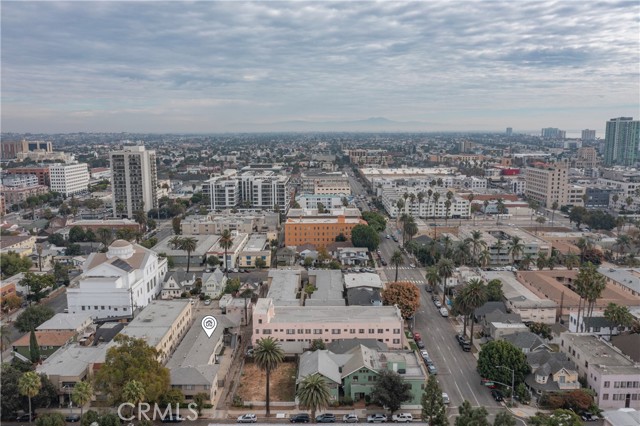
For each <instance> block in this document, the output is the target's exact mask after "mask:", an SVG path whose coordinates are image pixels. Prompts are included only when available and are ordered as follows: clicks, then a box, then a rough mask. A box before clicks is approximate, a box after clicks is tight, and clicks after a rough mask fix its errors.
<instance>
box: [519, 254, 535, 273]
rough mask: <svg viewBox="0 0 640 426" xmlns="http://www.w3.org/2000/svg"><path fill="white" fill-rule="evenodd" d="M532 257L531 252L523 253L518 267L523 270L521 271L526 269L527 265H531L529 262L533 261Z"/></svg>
mask: <svg viewBox="0 0 640 426" xmlns="http://www.w3.org/2000/svg"><path fill="white" fill-rule="evenodd" d="M533 257H534V256H533V254H531V253H527V254H525V255H524V256H523V257H522V259H521V260H520V269H521V270H523V271H526V270H528V269H529V266H531V264H532V263H533V261H534V258H533Z"/></svg>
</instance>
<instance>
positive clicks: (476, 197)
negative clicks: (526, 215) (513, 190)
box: [473, 194, 518, 202]
mask: <svg viewBox="0 0 640 426" xmlns="http://www.w3.org/2000/svg"><path fill="white" fill-rule="evenodd" d="M500 198H502V199H503V200H505V201H518V196H517V195H514V194H473V201H474V202H476V201H484V200H489V201H491V200H498V199H500Z"/></svg>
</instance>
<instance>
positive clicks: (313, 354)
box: [297, 350, 349, 383]
mask: <svg viewBox="0 0 640 426" xmlns="http://www.w3.org/2000/svg"><path fill="white" fill-rule="evenodd" d="M342 358H344V356H343V357H342ZM342 358H341V356H340V355H337V356H336V355H335V354H332V353H331V352H330V351H328V350H318V351H307V352H305V353H303V354H302V355H301V356H300V364H299V366H298V380H297V382H298V383H299V382H300V381H301V380H302V379H304V378H305V377H307V376H309V375H312V374H316V373H319V374H321V375H322V376H324V377H326V378H327V379H329V380H331V381H332V382H334V383H341V379H342V378H341V376H340V367H341V366H342V364H343V363H344V361H346V359H348V358H349V357H348V356H347V357H346V359H342Z"/></svg>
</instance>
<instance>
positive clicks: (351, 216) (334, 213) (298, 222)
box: [284, 208, 367, 248]
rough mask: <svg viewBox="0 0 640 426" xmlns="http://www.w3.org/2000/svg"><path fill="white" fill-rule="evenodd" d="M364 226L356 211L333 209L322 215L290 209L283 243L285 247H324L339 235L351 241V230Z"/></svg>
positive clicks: (315, 211) (358, 212)
mask: <svg viewBox="0 0 640 426" xmlns="http://www.w3.org/2000/svg"><path fill="white" fill-rule="evenodd" d="M366 224H367V222H365V221H364V220H362V219H361V218H360V210H358V209H347V208H345V209H333V210H331V211H330V212H329V213H323V214H319V213H318V211H317V210H302V209H295V210H294V209H291V210H290V211H289V216H288V217H287V221H286V222H285V224H284V243H285V245H286V246H301V245H304V244H312V245H314V246H316V248H319V247H326V246H327V245H328V244H330V243H333V242H335V241H336V237H337V236H338V235H340V234H342V235H344V237H345V238H346V239H347V240H351V230H352V229H353V228H354V227H355V226H356V225H366Z"/></svg>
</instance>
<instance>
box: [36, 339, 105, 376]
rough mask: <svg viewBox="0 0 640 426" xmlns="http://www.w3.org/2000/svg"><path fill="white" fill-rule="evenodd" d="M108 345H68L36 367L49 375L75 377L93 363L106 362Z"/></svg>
mask: <svg viewBox="0 0 640 426" xmlns="http://www.w3.org/2000/svg"><path fill="white" fill-rule="evenodd" d="M106 354H107V345H104V344H102V345H98V346H67V347H64V348H60V349H58V350H57V351H55V352H54V353H53V354H52V355H51V356H50V357H49V358H47V359H45V360H44V361H43V362H42V364H41V365H39V366H38V367H37V368H36V371H37V372H38V373H42V374H46V375H47V376H64V377H75V376H80V375H81V374H83V373H84V372H85V371H86V369H87V367H88V366H89V365H90V364H93V363H104V360H105V356H106Z"/></svg>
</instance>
